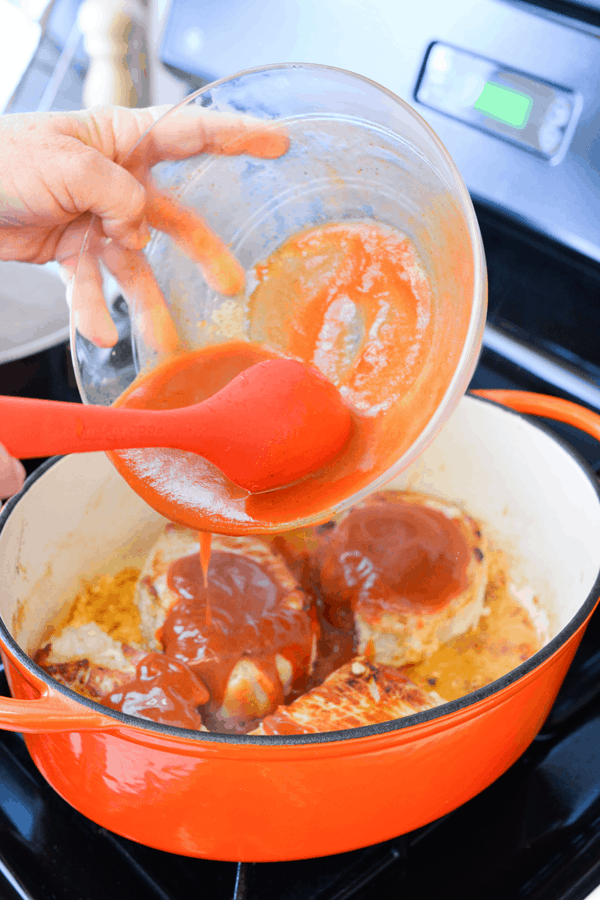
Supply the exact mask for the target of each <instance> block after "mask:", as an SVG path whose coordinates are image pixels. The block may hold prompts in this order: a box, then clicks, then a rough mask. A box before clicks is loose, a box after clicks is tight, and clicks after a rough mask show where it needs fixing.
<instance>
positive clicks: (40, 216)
mask: <svg viewBox="0 0 600 900" xmlns="http://www.w3.org/2000/svg"><path fill="white" fill-rule="evenodd" d="M168 109H169V107H154V108H149V109H143V110H134V109H124V108H121V107H100V108H98V109H93V110H86V111H83V112H80V113H69V114H64V113H26V114H22V115H21V114H18V115H8V116H4V117H1V118H0V259H3V260H20V261H24V262H34V263H45V262H48V261H49V260H52V259H55V260H57V261H58V262H59V263H60V264H61V266H62V268H63V271H64V273H65V276H66V279H70V285H71V292H72V283H73V276H74V273H75V269H76V267H77V263H78V259H79V251H80V249H81V246H82V243H83V241H84V238H85V235H86V233H87V231H88V228H89V227H90V223H91V222H92V219H93V216H94V215H95V216H97V217H98V218H97V219H94V224H93V226H92V231H91V233H90V237H89V239H88V245H87V251H86V254H85V255H84V256H82V258H81V260H80V261H79V265H80V270H79V271H80V274H81V284H82V286H83V287H82V289H81V290H78V291H77V295H78V296H77V298H76V300H75V302H76V304H77V308H74V309H73V315H74V317H75V323H76V326H77V329H78V331H79V332H80V333H81V334H83V335H84V336H85V337H87V338H88V339H89V340H91V341H93V342H94V343H95V344H97V345H98V346H101V347H111V346H113V345H114V344H115V343H116V341H117V337H118V335H117V331H116V328H115V326H114V324H113V322H112V319H111V317H110V314H109V312H108V310H107V308H106V304H105V301H104V295H103V291H102V276H101V271H100V267H99V261H100V260H101V261H102V262H103V263H104V264H105V265H106V266H107V268H108V269H109V271H110V272H111V273H112V274H113V275H114V276H115V278H116V280H117V282H118V283H119V284H120V285H121V287H122V289H123V293H124V294H125V296H126V297H127V296H128V293H131V290H133V289H134V287H135V290H136V291H137V293H138V294H140V293H141V294H142V295H143V298H144V299H143V302H144V304H145V305H146V312H147V313H148V315H149V320H150V321H154V322H156V324H157V327H159V328H160V326H161V323H162V324H164V318H165V304H164V298H163V296H162V294H161V292H160V289H159V288H158V285H157V284H156V281H155V279H154V277H153V275H152V272H151V270H150V267H149V265H148V263H147V261H146V258H145V256H144V254H143V253H142V252H141V250H142V249H143V247H144V246H145V245H146V244H147V243H148V241H149V239H150V231H149V225H151V226H152V227H154V228H157V229H159V230H162V231H166V232H167V233H168V234H170V235H171V236H172V237H173V238H174V239H175V240H177V241H178V243H179V244H180V246H181V247H182V249H183V250H184V252H185V253H186V254H187V255H188V256H190V257H191V258H192V259H194V260H195V261H196V262H197V263H198V264H199V265H200V267H201V268H202V271H203V273H204V276H205V278H206V279H207V281H208V282H209V284H211V286H212V287H214V288H215V289H216V290H219V291H220V292H221V293H225V294H235V293H237V291H238V290H240V289H241V288H242V287H243V283H244V273H243V270H242V269H241V267H240V266H239V263H237V261H236V260H235V259H234V258H233V256H232V255H231V253H230V252H229V251H228V249H227V247H226V246H225V245H224V244H223V242H222V241H221V240H220V239H219V238H218V237H217V236H216V235H215V234H214V233H213V232H212V231H211V230H210V229H209V228H208V226H207V225H206V224H205V223H204V222H203V221H202V220H201V219H200V218H199V217H198V216H197V215H196V214H195V213H193V212H192V211H190V210H186V209H184V208H183V207H181V206H179V205H178V204H177V203H176V202H175V201H174V200H172V199H171V198H167V197H166V196H165V195H163V194H160V192H159V191H158V189H157V188H156V186H155V185H154V184H153V182H152V179H151V177H150V174H149V171H150V169H151V168H152V166H154V165H155V164H156V163H158V162H160V161H162V160H176V159H185V158H187V157H189V156H193V155H195V154H197V153H202V152H205V153H218V154H226V155H238V154H242V153H248V154H249V155H251V156H255V157H261V158H266V159H274V158H276V157H278V156H281V155H282V154H283V153H285V152H286V150H287V149H288V138H287V136H286V133H285V131H283V130H282V129H281V128H279V127H277V126H276V125H275V124H273V123H271V122H264V121H261V120H258V119H252V118H250V117H248V116H230V115H226V114H221V113H210V112H207V111H206V110H203V109H202V108H200V107H190V106H185V107H182V109H181V110H180V111H179V112H178V113H176V114H175V115H171V116H168V117H167V118H166V119H165V120H162V121H159V120H161V117H162V116H163V115H164V114H165V113H166V112H167V111H168ZM155 122H158V124H157V125H156V127H155V128H154V129H153V130H152V132H151V134H150V135H149V137H148V138H147V139H146V140H145V141H144V144H143V151H144V152H143V154H142V153H136V150H134V151H133V153H131V152H130V151H131V150H132V148H134V147H135V146H136V144H137V142H138V141H139V139H140V137H141V136H142V135H143V134H144V133H145V132H146V131H147V130H148V129H149V128H150V126H152V125H153V124H154V123H155ZM123 164H124V165H123ZM68 293H69V291H68ZM0 464H1V461H0Z"/></svg>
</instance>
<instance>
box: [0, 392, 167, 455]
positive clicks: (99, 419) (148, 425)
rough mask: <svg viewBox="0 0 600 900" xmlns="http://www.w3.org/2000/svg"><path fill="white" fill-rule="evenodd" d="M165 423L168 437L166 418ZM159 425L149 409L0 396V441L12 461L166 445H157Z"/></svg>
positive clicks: (161, 428) (160, 424)
mask: <svg viewBox="0 0 600 900" xmlns="http://www.w3.org/2000/svg"><path fill="white" fill-rule="evenodd" d="M167 418H170V417H167ZM165 425H167V427H168V430H169V431H170V432H171V435H172V431H173V426H172V419H170V423H168V422H165ZM163 427H164V426H163V422H162V421H161V415H160V413H157V412H156V411H155V410H146V409H112V407H109V406H83V405H81V404H80V403H61V402H59V401H56V400H31V399H29V398H25V397H0V443H2V444H4V446H5V447H6V449H7V450H8V452H9V453H10V454H11V456H16V457H17V458H18V459H31V458H35V457H38V456H54V455H55V454H60V453H85V452H86V451H89V450H126V449H128V448H130V447H157V446H158V447H160V446H172V443H171V441H169V440H168V442H167V443H166V444H164V443H163V444H161V438H162V431H163ZM164 430H165V432H166V431H167V428H165V429H164ZM165 437H166V435H165ZM171 440H172V437H171Z"/></svg>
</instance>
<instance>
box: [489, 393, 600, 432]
mask: <svg viewBox="0 0 600 900" xmlns="http://www.w3.org/2000/svg"><path fill="white" fill-rule="evenodd" d="M471 393H473V394H476V395H477V396H478V397H486V398H487V399H488V400H495V401H496V403H501V404H502V405H503V406H508V407H510V409H514V410H515V411H516V412H521V413H527V414H529V415H534V416H545V417H546V418H547V419H556V421H557V422H566V423H567V425H573V426H574V427H575V428H580V429H581V431H586V432H587V433H588V434H591V436H592V437H594V438H596V440H597V441H600V416H599V415H597V414H596V413H595V412H592V411H591V410H589V409H586V408H585V406H579V405H578V404H577V403H571V401H570V400H561V399H560V397H550V396H549V395H548V394H533V393H530V392H529V391H504V390H480V391H471Z"/></svg>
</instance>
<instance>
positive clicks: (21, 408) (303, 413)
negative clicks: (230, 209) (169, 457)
mask: <svg viewBox="0 0 600 900" xmlns="http://www.w3.org/2000/svg"><path fill="white" fill-rule="evenodd" d="M351 432H352V419H351V415H350V411H349V410H348V408H347V406H346V405H345V404H344V402H343V400H342V398H341V397H340V394H339V392H338V390H337V389H336V388H335V387H334V386H333V384H331V382H330V381H328V380H327V379H326V378H324V377H323V375H321V374H320V373H319V372H317V371H316V370H315V369H310V368H308V366H305V365H303V363H299V362H296V361H294V360H291V359H273V360H266V361H265V362H261V363H257V365H255V366H250V367H249V368H248V369H245V370H244V371H243V372H241V373H240V374H239V375H238V376H237V377H236V378H234V379H233V380H232V381H230V382H229V384H228V385H226V387H224V388H223V389H222V390H221V391H219V392H218V393H216V394H214V395H213V396H212V397H209V399H208V400H205V401H204V402H203V403H196V404H194V406H186V407H183V408H181V409H167V410H146V409H143V410H141V409H113V408H112V407H106V406H81V405H80V404H78V403H60V402H56V401H53V400H30V399H26V398H21V397H0V442H2V443H3V444H4V446H5V447H6V449H7V450H8V452H9V453H10V454H11V455H12V456H16V457H18V458H20V459H30V458H35V457H38V456H53V455H54V454H57V453H83V452H86V451H89V450H126V449H131V448H134V447H135V448H138V447H176V448H177V449H179V450H191V451H192V452H193V453H197V454H198V455H199V456H203V457H204V458H205V459H208V460H210V461H211V462H213V463H214V464H215V465H217V466H218V467H219V468H220V469H221V471H222V472H224V473H225V475H227V477H228V478H230V479H231V480H232V481H233V482H235V483H236V484H238V485H240V487H243V488H246V490H248V491H267V490H270V489H271V488H276V487H281V486H283V485H285V484H291V483H292V482H293V481H297V480H298V479H299V478H303V477H304V476H305V475H308V474H310V473H311V472H314V471H316V470H317V469H320V468H321V467H322V466H324V465H325V464H326V463H327V462H329V461H330V460H332V459H334V457H336V456H337V455H338V454H339V453H340V451H341V450H342V449H343V448H344V446H345V444H346V443H347V442H348V440H349V438H350V434H351Z"/></svg>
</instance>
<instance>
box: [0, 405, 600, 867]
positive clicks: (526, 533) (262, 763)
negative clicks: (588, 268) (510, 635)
mask: <svg viewBox="0 0 600 900" xmlns="http://www.w3.org/2000/svg"><path fill="white" fill-rule="evenodd" d="M487 393H488V397H492V398H493V399H495V400H498V401H500V402H502V403H504V404H508V405H510V406H512V407H513V408H514V409H518V410H520V411H521V412H526V413H536V414H541V415H543V416H551V417H553V418H556V419H562V420H563V421H567V422H571V423H572V424H575V425H577V426H578V427H580V428H583V429H584V430H586V431H588V432H589V433H590V434H593V435H594V436H596V437H598V438H600V417H598V416H596V415H595V414H593V413H591V412H589V411H587V410H585V409H582V408H580V407H577V406H574V405H573V404H568V403H565V402H564V401H560V400H555V399H552V398H549V397H542V396H538V395H534V394H521V393H512V392H487ZM393 485H394V486H395V487H407V488H410V489H412V490H420V491H425V492H428V493H430V494H434V495H437V496H440V497H443V498H447V499H450V498H451V499H453V500H455V501H457V502H458V503H460V504H461V505H464V507H465V509H467V510H469V511H470V512H471V513H472V514H473V515H474V516H476V517H477V518H479V519H481V520H482V521H483V522H484V523H485V526H486V528H487V531H488V533H489V535H490V536H491V538H492V540H493V541H494V542H495V543H496V544H497V545H499V546H500V547H502V548H504V550H505V551H506V552H507V553H508V554H509V558H510V581H511V590H513V591H514V592H515V595H516V596H518V597H519V599H520V600H521V601H522V602H523V603H524V604H525V605H526V606H527V607H528V608H529V610H530V612H531V614H532V615H533V616H534V617H535V621H536V623H537V626H538V629H539V631H540V635H541V636H542V638H543V640H544V646H543V648H542V649H541V650H540V651H539V652H538V653H536V654H535V655H534V656H533V657H532V658H531V659H529V660H528V661H527V662H525V663H523V664H522V665H520V666H519V667H518V668H517V669H515V670H514V671H512V672H511V673H509V674H508V675H506V676H505V677H504V678H501V679H499V680H498V681H496V682H494V683H493V684H491V685H489V686H488V687H485V688H482V689H481V690H478V691H476V692H474V693H472V694H469V695H468V696H466V697H464V698H463V699H461V700H457V701H454V702H452V703H448V704H446V705H444V706H441V707H438V708H437V709H434V710H430V711H428V712H425V713H420V714H418V715H414V716H410V717H408V718H405V719H400V720H397V721H393V722H384V723H382V724H380V725H374V726H370V727H365V728H358V729H355V730H352V731H343V732H332V733H327V734H319V735H304V736H287V737H248V736H231V735H218V734H205V733H195V732H190V731H186V730H184V729H179V728H170V727H167V726H162V725H156V724H154V723H151V722H145V721H143V720H140V719H136V718H133V717H131V716H127V715H123V714H120V713H117V712H113V711H109V710H107V709H105V708H104V707H102V706H100V705H98V704H96V703H94V702H92V701H88V700H86V699H83V698H81V697H79V696H78V695H76V694H75V693H73V692H72V691H70V690H68V689H67V688H64V687H62V686H61V685H59V684H57V683H55V682H54V681H53V680H52V679H51V678H50V677H49V676H48V675H46V674H45V673H44V672H43V671H42V670H41V669H40V668H39V667H38V666H37V665H35V664H34V663H33V662H32V661H31V659H30V658H29V656H28V655H27V654H28V652H32V651H33V650H34V649H35V648H36V647H37V646H39V644H40V642H41V641H42V640H44V639H45V638H46V637H47V635H48V633H49V626H50V625H51V623H52V621H53V620H54V619H55V618H56V617H57V616H58V615H60V613H61V611H63V610H64V608H65V606H68V604H69V603H70V601H71V599H72V597H73V595H74V593H75V592H76V590H77V589H78V586H79V583H80V579H81V578H82V577H86V578H89V577H91V576H93V575H94V574H96V573H98V572H103V571H107V572H116V571H118V570H119V569H120V568H122V567H123V566H124V565H126V564H139V562H140V561H141V559H142V558H143V555H144V553H145V552H147V550H148V548H149V547H150V546H151V544H152V542H153V540H154V539H155V538H156V536H157V535H158V533H159V531H160V530H161V528H162V525H163V520H162V519H161V518H160V516H158V514H157V513H155V512H153V511H152V510H151V509H149V508H148V507H147V506H146V505H145V504H144V503H143V501H141V500H140V499H139V498H138V496H137V495H136V494H134V493H133V492H132V491H131V490H130V488H129V487H128V486H127V485H126V484H125V482H124V481H122V480H121V479H120V478H119V476H118V475H117V474H116V473H115V471H114V469H113V468H112V467H111V465H110V463H109V462H108V461H107V459H106V457H105V456H104V455H102V454H88V455H82V456H74V457H66V458H64V459H60V460H58V461H56V460H54V461H50V462H49V463H47V464H46V465H45V466H43V467H42V468H41V469H39V470H38V471H37V472H36V473H35V474H34V475H33V476H32V477H31V478H30V479H29V480H28V482H27V483H26V485H25V487H24V489H23V490H22V491H21V493H20V494H19V495H18V496H16V497H14V498H13V499H12V500H11V501H10V502H9V503H8V504H7V505H6V507H5V509H4V510H3V512H2V514H1V515H0V612H1V615H2V622H1V623H0V639H1V642H2V656H3V658H4V661H5V666H6V670H7V674H8V679H9V683H10V687H11V691H12V694H13V699H11V698H0V724H1V725H2V727H4V728H8V729H10V730H14V731H21V732H24V733H25V736H26V741H27V746H28V748H29V751H30V753H31V755H32V757H33V759H34V761H35V763H36V764H37V766H38V768H39V769H40V771H41V772H42V774H43V775H44V776H45V777H46V779H47V780H48V781H49V783H50V784H51V785H52V786H53V787H54V788H55V789H56V790H57V791H58V793H59V794H60V795H61V796H62V797H64V798H65V799H66V800H67V801H68V802H69V803H71V804H72V805H73V806H74V807H75V808H76V809H78V810H79V811H80V812H82V813H84V814H85V815H86V816H88V817H89V818H91V819H93V820H94V821H95V822H97V823H98V824H100V825H102V826H104V827H106V828H109V829H111V830H113V831H115V832H117V833H119V834H121V835H124V836H126V837H128V838H132V839H134V840H136V841H140V842H142V843H145V844H148V845H150V846H153V847H158V848H160V849H163V850H168V851H171V852H175V853H182V854H188V855H191V856H203V857H209V858H214V859H221V860H240V859H241V860H252V861H268V860H284V859H297V858H303V857H311V856H319V855H323V854H331V853H339V852H341V851H344V850H350V849H352V848H355V847H359V846H364V845H366V844H370V843H374V842H378V841H382V840H385V839H387V838H391V837H392V836H395V835H398V834H401V833H403V832H406V831H409V830H411V829H414V828H417V827H418V826H421V825H424V824H425V823H427V822H430V821H432V820H433V819H435V818H437V817H438V816H441V815H443V814H444V813H447V812H449V811H450V810H452V809H454V808H455V807H457V806H459V805H460V804H462V803H464V802H465V801H466V800H468V799H469V798H471V797H473V796H474V795H475V794H476V793H478V792H479V791H481V790H483V788H485V787H486V786H487V785H489V784H490V782H492V781H493V780H494V779H495V778H497V777H498V776H499V775H500V774H502V772H504V771H505V770H506V769H507V768H508V767H509V766H510V765H511V763H513V762H514V761H515V760H516V759H517V757H518V756H519V755H520V754H521V753H522V752H523V751H524V750H525V748H526V747H527V746H528V744H529V743H530V742H531V741H532V740H533V738H534V737H535V735H536V734H537V732H538V730H539V729H540V727H541V725H542V723H543V721H544V719H545V718H546V716H547V714H548V711H549V710H550V707H551V706H552V703H553V700H554V698H555V696H556V693H557V691H558V689H559V687H560V684H561V682H562V680H563V678H564V675H565V673H566V671H567V669H568V666H569V664H570V662H571V659H572V657H573V655H574V653H575V650H576V649H577V646H578V644H579V641H580V639H581V637H582V634H583V631H584V629H585V626H586V623H587V621H588V619H589V617H590V615H591V613H592V611H593V609H594V607H595V605H596V602H597V597H598V592H599V590H600V581H599V577H598V572H599V568H600V497H599V491H598V482H597V480H596V478H595V475H594V473H593V472H592V471H591V470H590V469H589V468H588V467H587V465H586V464H585V463H584V462H583V461H582V460H581V459H580V458H579V457H578V456H577V455H576V454H575V453H574V452H573V451H572V450H571V449H570V448H569V447H568V446H567V445H566V444H564V443H563V442H562V441H561V440H559V439H557V438H556V437H554V436H553V435H552V434H551V433H550V432H549V431H547V430H546V429H545V428H544V427H543V426H539V425H537V424H534V423H533V422H531V421H530V420H529V419H528V418H526V417H524V416H523V415H520V414H518V413H515V412H513V411H511V410H508V409H506V408H505V407H504V406H500V405H498V403H492V402H489V399H480V398H478V397H473V396H471V397H465V398H463V400H462V401H461V403H460V404H459V406H458V408H457V410H456V412H455V413H454V414H453V416H452V417H451V419H450V420H449V421H448V423H447V424H446V426H445V427H444V429H443V430H442V432H441V433H440V434H439V435H438V436H437V437H436V438H435V440H434V441H433V442H432V443H431V444H430V446H429V447H428V448H427V449H426V451H425V452H424V454H423V455H422V457H421V458H420V459H419V460H417V462H415V463H414V464H413V465H412V466H411V467H410V469H408V470H407V471H406V472H404V473H403V475H402V476H400V477H399V478H397V479H395V481H394V482H393Z"/></svg>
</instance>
